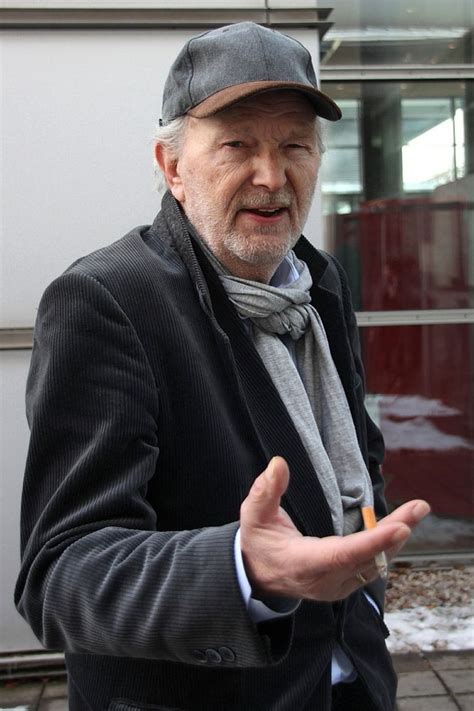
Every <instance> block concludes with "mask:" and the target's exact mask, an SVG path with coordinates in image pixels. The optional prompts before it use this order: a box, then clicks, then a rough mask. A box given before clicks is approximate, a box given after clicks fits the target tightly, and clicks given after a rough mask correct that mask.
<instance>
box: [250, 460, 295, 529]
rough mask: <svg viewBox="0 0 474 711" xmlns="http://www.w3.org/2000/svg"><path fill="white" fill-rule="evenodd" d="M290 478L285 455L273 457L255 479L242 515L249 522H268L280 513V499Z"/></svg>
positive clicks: (252, 523)
mask: <svg viewBox="0 0 474 711" xmlns="http://www.w3.org/2000/svg"><path fill="white" fill-rule="evenodd" d="M289 479H290V472H289V469H288V464H287V463H286V461H285V460H284V459H283V457H273V459H271V460H270V463H269V464H268V466H267V468H266V469H265V471H264V472H262V474H260V476H258V477H257V478H256V479H255V481H254V483H253V484H252V488H251V489H250V491H249V493H248V496H247V498H246V499H245V501H244V502H243V504H242V509H243V511H242V515H244V516H245V518H246V519H247V523H249V524H251V525H258V524H264V523H268V522H269V521H271V519H273V518H274V517H275V516H276V515H277V514H278V510H279V507H280V499H281V497H282V496H283V494H284V493H285V491H286V489H287V487H288V482H289Z"/></svg>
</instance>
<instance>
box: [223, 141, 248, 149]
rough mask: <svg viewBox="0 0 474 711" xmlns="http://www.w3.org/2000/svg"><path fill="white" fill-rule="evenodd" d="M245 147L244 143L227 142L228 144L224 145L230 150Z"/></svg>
mask: <svg viewBox="0 0 474 711" xmlns="http://www.w3.org/2000/svg"><path fill="white" fill-rule="evenodd" d="M243 145H244V144H243V141H227V143H224V146H227V147H228V148H242V147H243Z"/></svg>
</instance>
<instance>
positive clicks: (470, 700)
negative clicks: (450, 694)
mask: <svg viewBox="0 0 474 711" xmlns="http://www.w3.org/2000/svg"><path fill="white" fill-rule="evenodd" d="M456 700H457V702H458V704H459V706H460V707H461V711H472V709H474V694H459V696H456Z"/></svg>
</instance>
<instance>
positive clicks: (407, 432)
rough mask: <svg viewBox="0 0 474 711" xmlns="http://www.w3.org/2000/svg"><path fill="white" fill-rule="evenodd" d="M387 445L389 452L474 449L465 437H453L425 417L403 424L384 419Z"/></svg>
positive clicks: (383, 427)
mask: <svg viewBox="0 0 474 711" xmlns="http://www.w3.org/2000/svg"><path fill="white" fill-rule="evenodd" d="M381 427H382V432H383V436H384V439H385V445H386V447H387V449H388V450H392V451H394V450H397V449H424V450H431V451H446V450H450V449H459V448H466V449H474V445H473V444H471V442H469V440H467V439H465V438H464V437H458V435H451V434H446V433H445V432H442V430H439V429H438V428H437V427H436V426H435V425H434V424H433V423H432V422H430V421H429V420H425V418H424V417H414V418H412V419H411V420H405V421H403V422H394V421H393V420H391V419H389V418H387V419H386V418H385V417H384V418H383V421H382V423H381Z"/></svg>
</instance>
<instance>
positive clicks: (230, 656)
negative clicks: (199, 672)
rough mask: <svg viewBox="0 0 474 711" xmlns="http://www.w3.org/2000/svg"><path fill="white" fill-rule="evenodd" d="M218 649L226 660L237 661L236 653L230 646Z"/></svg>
mask: <svg viewBox="0 0 474 711" xmlns="http://www.w3.org/2000/svg"><path fill="white" fill-rule="evenodd" d="M218 651H219V654H220V655H221V657H222V659H223V660H224V662H235V653H234V652H233V651H232V649H230V647H219V650H218Z"/></svg>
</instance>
